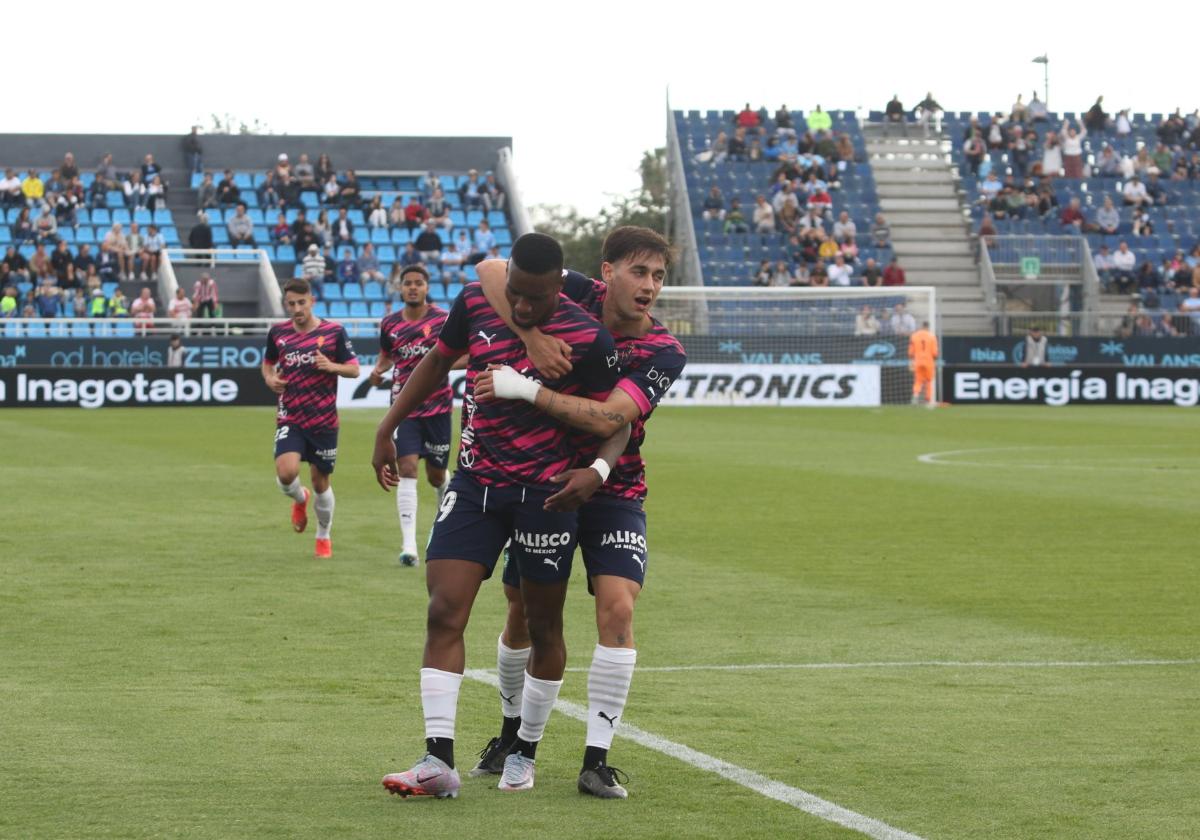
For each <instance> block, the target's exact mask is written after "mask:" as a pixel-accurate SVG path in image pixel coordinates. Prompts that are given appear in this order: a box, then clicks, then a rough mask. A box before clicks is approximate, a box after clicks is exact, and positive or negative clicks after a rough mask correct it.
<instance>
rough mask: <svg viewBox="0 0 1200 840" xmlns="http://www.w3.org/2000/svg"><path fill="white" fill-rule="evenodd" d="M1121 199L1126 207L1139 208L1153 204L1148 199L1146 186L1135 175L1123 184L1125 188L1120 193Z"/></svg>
mask: <svg viewBox="0 0 1200 840" xmlns="http://www.w3.org/2000/svg"><path fill="white" fill-rule="evenodd" d="M1121 197H1122V199H1123V200H1124V202H1125V204H1126V205H1129V206H1133V207H1141V206H1142V205H1144V204H1153V203H1154V202H1153V201H1152V200H1151V199H1150V195H1149V193H1147V192H1146V185H1145V184H1143V183H1142V182H1141V179H1140V178H1138V177H1137V176H1136V175H1134V176H1133V177H1132V178H1130V179H1129V180H1128V181H1126V182H1125V188H1124V189H1123V190H1122V191H1121Z"/></svg>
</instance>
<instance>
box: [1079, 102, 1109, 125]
mask: <svg viewBox="0 0 1200 840" xmlns="http://www.w3.org/2000/svg"><path fill="white" fill-rule="evenodd" d="M1083 125H1084V127H1085V128H1086V129H1087V130H1088V131H1099V132H1102V131H1104V130H1105V129H1106V128H1108V114H1106V113H1104V97H1103V96H1097V97H1096V104H1095V105H1093V106H1092V107H1091V108H1088V112H1087V113H1086V114H1084V115H1083Z"/></svg>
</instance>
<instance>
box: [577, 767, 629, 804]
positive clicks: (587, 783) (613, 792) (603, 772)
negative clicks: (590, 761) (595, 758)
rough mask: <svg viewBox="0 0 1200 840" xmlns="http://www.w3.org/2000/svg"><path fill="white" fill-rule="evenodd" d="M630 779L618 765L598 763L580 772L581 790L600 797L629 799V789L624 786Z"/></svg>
mask: <svg viewBox="0 0 1200 840" xmlns="http://www.w3.org/2000/svg"><path fill="white" fill-rule="evenodd" d="M628 781H629V777H628V776H627V775H626V774H625V773H623V772H621V771H620V770H618V769H617V768H616V767H609V766H608V765H607V764H597V765H595V766H594V767H585V768H584V769H583V772H581V773H580V774H579V792H580V793H586V794H589V795H590V796H595V797H598V798H600V799H628V798H629V791H627V790H625V788H624V786H623V783H624V782H628Z"/></svg>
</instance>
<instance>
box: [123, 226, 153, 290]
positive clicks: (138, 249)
mask: <svg viewBox="0 0 1200 840" xmlns="http://www.w3.org/2000/svg"><path fill="white" fill-rule="evenodd" d="M145 245H146V237H145V236H144V235H143V234H142V229H141V226H140V225H138V223H137V222H131V223H130V224H129V233H128V234H126V235H125V248H126V250H127V251H128V252H129V279H130V280H133V279H135V277H134V271H133V270H134V268H135V267H137V264H138V263H142V249H143V248H144V247H145ZM141 268H142V273H141V276H140V277H138V278H136V279H139V280H143V281H145V280H149V279H150V278H149V277H147V276H146V268H145V264H144V263H142V265H141Z"/></svg>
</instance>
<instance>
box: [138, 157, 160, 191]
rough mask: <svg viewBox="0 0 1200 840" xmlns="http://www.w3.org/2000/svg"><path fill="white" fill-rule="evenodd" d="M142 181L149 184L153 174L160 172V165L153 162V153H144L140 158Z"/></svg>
mask: <svg viewBox="0 0 1200 840" xmlns="http://www.w3.org/2000/svg"><path fill="white" fill-rule="evenodd" d="M141 173H142V183H143V184H149V183H150V181H151V180H153V178H154V176H155V175H161V174H162V167H161V166H159V165H158V164H157V163H155V162H154V155H150V154H148V155H146V156H145V157H144V158H142V169H141Z"/></svg>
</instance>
